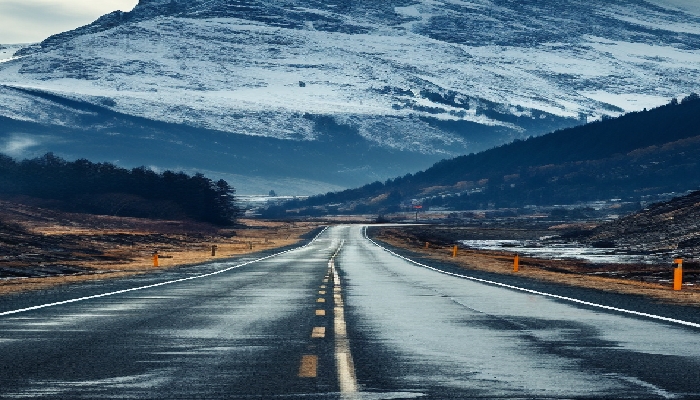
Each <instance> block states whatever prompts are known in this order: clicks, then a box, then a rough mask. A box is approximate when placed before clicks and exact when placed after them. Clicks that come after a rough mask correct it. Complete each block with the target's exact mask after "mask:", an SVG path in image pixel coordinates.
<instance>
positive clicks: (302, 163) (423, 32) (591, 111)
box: [0, 0, 700, 194]
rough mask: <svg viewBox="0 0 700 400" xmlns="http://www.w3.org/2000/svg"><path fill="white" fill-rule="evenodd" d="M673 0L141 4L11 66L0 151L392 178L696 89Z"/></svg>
mask: <svg viewBox="0 0 700 400" xmlns="http://www.w3.org/2000/svg"><path fill="white" fill-rule="evenodd" d="M678 1H679V0H654V1H653V2H647V1H637V0H634V1H633V0H614V1H603V0H587V1H582V0H568V1H564V2H562V1H557V0H526V1H518V2H513V1H508V0H492V1H489V0H470V1H466V0H464V1H456V0H441V1H434V0H388V1H381V2H377V1H370V0H353V1H349V0H328V1H316V0H303V1H302V0H207V1H204V0H141V1H140V2H139V4H138V5H137V6H136V7H135V8H134V9H133V10H132V11H131V12H127V13H123V12H114V13H111V14H108V15H105V16H103V17H101V18H100V19H98V20H97V21H95V22H94V23H93V24H90V25H88V26H85V27H81V28H79V29H76V30H74V31H70V32H65V33H62V34H59V35H55V36H52V37H50V38H48V39H47V40H45V41H44V42H42V43H41V44H38V45H34V46H30V47H27V48H24V49H21V50H19V51H17V52H16V53H15V54H14V57H12V58H9V59H4V60H0V117H4V119H3V121H4V122H3V124H2V125H0V150H3V151H4V152H5V153H8V154H12V155H15V156H26V155H36V154H39V153H40V152H43V151H47V150H51V151H55V152H57V153H58V154H61V155H63V156H66V157H69V158H70V157H90V158H99V159H101V160H106V161H112V162H116V163H121V164H124V165H125V166H133V165H140V164H146V165H153V166H154V167H162V168H171V169H172V168H182V169H186V170H195V169H197V170H204V171H206V172H207V173H209V174H210V175H213V176H216V175H220V176H222V177H224V178H229V179H231V180H232V182H233V184H234V185H236V186H237V187H238V188H239V190H240V192H241V193H250V192H253V191H264V192H267V190H269V189H271V188H272V189H277V192H282V193H284V192H292V193H295V194H303V193H317V192H320V191H326V190H331V189H338V188H342V187H348V186H354V185H358V184H361V183H366V182H368V181H373V180H383V179H386V178H388V177H391V176H396V175H399V174H403V173H405V172H409V171H415V170H418V169H422V168H425V167H427V166H429V165H431V164H432V163H434V162H435V161H438V160H440V159H443V158H449V157H452V156H455V155H459V154H465V153H471V152H478V151H481V150H484V149H487V148H490V147H493V146H495V145H498V144H501V143H504V142H509V141H511V140H513V139H517V138H525V137H528V136H538V135H541V134H543V133H546V132H549V131H552V130H555V129H559V128H563V127H568V126H573V125H577V124H580V123H582V122H583V121H586V120H590V119H595V118H599V117H600V116H602V115H613V116H614V115H619V114H621V113H623V112H626V111H634V110H641V109H643V108H645V107H653V106H657V105H660V104H664V103H666V102H668V100H669V99H670V98H671V97H675V96H679V95H685V94H687V93H690V92H693V91H697V88H696V82H697V81H698V78H700V68H699V67H698V65H700V16H699V14H698V13H696V12H694V11H693V10H692V9H687V8H686V9H683V8H677V7H676V6H677V4H676V3H677V2H678ZM107 143H108V144H109V145H106V144H107ZM144 153H146V154H144ZM165 154H167V156H166V155H165ZM265 189H267V190H265Z"/></svg>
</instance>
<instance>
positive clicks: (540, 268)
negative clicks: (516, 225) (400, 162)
mask: <svg viewBox="0 0 700 400" xmlns="http://www.w3.org/2000/svg"><path fill="white" fill-rule="evenodd" d="M547 232H549V234H551V231H546V230H545V231H538V230H527V229H515V230H514V229H507V228H500V229H487V230H484V229H479V228H461V229H460V228H448V227H430V226H425V227H422V226H412V227H391V228H382V229H381V230H380V231H379V232H377V234H376V238H377V239H379V240H381V241H384V242H386V243H388V244H390V245H392V246H396V247H400V248H405V249H408V250H411V251H414V252H417V253H419V254H421V255H422V256H425V257H429V258H433V259H436V260H440V261H447V262H452V263H455V264H457V265H459V266H461V267H463V268H465V269H470V270H480V271H488V272H493V273H497V274H504V275H511V274H520V275H524V276H527V277H530V278H535V279H538V280H542V281H547V282H555V283H562V284H567V285H572V286H577V287H585V288H591V289H599V290H605V291H610V292H616V293H624V294H635V295H643V296H648V297H651V298H655V299H658V300H660V301H664V302H669V303H676V304H684V305H692V306H697V307H700V285H698V284H697V283H698V282H696V281H697V277H698V274H699V273H700V271H696V270H694V269H685V268H684V274H685V275H684V276H686V277H688V276H689V277H691V279H690V281H689V280H688V279H687V278H686V279H684V282H685V284H684V286H683V290H681V291H673V290H672V284H671V277H672V269H671V267H670V265H665V266H655V265H625V264H591V263H586V262H578V261H568V260H566V261H561V260H546V259H539V258H530V257H520V263H519V264H520V271H519V272H514V271H513V261H514V256H515V253H513V252H508V251H481V250H472V249H466V248H464V247H458V252H457V257H455V258H452V249H453V246H454V245H455V244H456V242H457V241H458V240H469V239H520V240H522V239H535V238H538V237H541V236H544V235H543V233H547ZM426 242H427V243H428V246H427V247H426Z"/></svg>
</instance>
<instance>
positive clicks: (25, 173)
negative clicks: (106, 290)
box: [0, 153, 239, 226]
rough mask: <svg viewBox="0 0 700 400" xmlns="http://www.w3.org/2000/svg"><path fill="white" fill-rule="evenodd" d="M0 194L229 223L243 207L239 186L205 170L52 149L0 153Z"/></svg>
mask: <svg viewBox="0 0 700 400" xmlns="http://www.w3.org/2000/svg"><path fill="white" fill-rule="evenodd" d="M0 194H2V195H4V196H28V197H33V198H38V199H43V200H47V201H50V202H51V203H52V204H53V205H54V206H55V207H57V208H59V209H62V210H64V211H70V212H80V213H91V214H105V215H114V216H126V217H140V218H155V219H184V218H189V219H193V220H197V221H202V222H209V223H213V224H216V225H221V226H226V225H231V224H233V223H235V221H236V218H237V216H238V215H239V209H238V207H237V206H236V204H235V198H234V195H235V189H234V188H233V187H231V186H230V185H229V184H228V182H226V181H225V180H223V179H222V180H219V181H217V182H214V181H212V180H211V179H209V178H207V177H205V176H204V175H202V174H199V173H197V174H195V175H193V176H190V175H187V174H185V173H184V172H173V171H165V172H162V173H157V172H155V171H153V170H151V169H149V168H146V167H139V168H133V169H131V170H128V169H125V168H121V167H118V166H116V165H114V164H111V163H93V162H90V161H88V160H85V159H80V160H76V161H66V160H64V159H62V158H60V157H57V156H55V155H54V154H52V153H48V154H46V155H44V156H42V157H38V158H34V159H28V160H22V161H16V160H14V159H13V158H11V157H8V156H6V155H0Z"/></svg>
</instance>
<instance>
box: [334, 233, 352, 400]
mask: <svg viewBox="0 0 700 400" xmlns="http://www.w3.org/2000/svg"><path fill="white" fill-rule="evenodd" d="M344 243H345V241H342V242H341V243H340V246H339V247H338V250H337V251H336V252H335V254H333V257H331V259H330V260H329V261H328V268H330V269H331V273H332V274H333V285H334V286H335V287H336V288H339V287H340V277H339V276H338V271H337V269H336V268H335V257H336V256H337V255H338V253H340V249H342V248H343V244H344ZM333 297H334V300H335V305H334V307H333V314H334V315H335V318H334V320H333V334H334V335H335V364H336V368H337V369H338V384H339V386H340V394H341V399H355V395H356V393H357V392H358V385H357V378H356V376H355V365H354V363H353V361H352V354H351V353H350V340H349V339H348V332H347V324H346V323H345V307H344V304H343V298H342V297H341V296H340V295H335V296H333Z"/></svg>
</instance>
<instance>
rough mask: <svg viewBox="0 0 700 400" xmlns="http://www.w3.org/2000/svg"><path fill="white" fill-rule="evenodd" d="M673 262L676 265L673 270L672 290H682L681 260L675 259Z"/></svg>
mask: <svg viewBox="0 0 700 400" xmlns="http://www.w3.org/2000/svg"><path fill="white" fill-rule="evenodd" d="M673 262H674V263H675V264H676V265H678V266H677V267H676V268H675V269H674V270H673V290H681V289H682V288H683V259H681V258H677V259H675V260H673Z"/></svg>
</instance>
